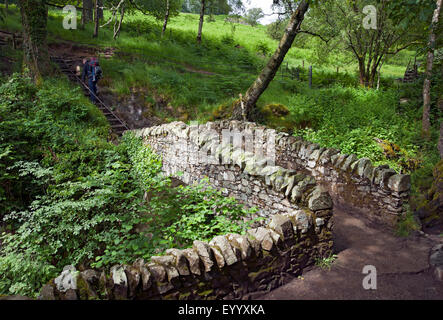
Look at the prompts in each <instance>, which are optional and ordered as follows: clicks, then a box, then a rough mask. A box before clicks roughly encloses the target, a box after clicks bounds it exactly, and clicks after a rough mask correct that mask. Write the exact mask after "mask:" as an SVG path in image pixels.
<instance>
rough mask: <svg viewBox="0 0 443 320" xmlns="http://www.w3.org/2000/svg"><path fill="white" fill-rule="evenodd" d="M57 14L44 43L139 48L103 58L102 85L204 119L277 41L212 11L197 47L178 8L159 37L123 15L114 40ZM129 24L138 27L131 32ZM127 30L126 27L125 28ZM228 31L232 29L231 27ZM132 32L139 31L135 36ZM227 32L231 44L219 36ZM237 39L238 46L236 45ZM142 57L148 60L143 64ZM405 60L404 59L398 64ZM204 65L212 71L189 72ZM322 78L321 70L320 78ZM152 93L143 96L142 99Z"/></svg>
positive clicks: (191, 19)
mask: <svg viewBox="0 0 443 320" xmlns="http://www.w3.org/2000/svg"><path fill="white" fill-rule="evenodd" d="M60 14H61V12H60V11H50V16H49V21H48V28H49V30H50V32H49V39H50V41H59V40H61V39H63V40H70V41H75V42H79V43H83V44H92V45H99V46H101V47H115V48H118V49H119V50H121V51H125V52H129V53H138V54H142V55H143V56H144V61H143V60H140V59H135V60H134V59H132V61H131V63H128V61H124V60H122V59H118V58H115V59H112V60H109V61H103V64H104V69H105V73H106V75H107V78H108V82H109V85H110V86H111V88H112V89H113V90H114V91H115V92H116V93H118V94H122V95H124V94H128V93H129V90H130V87H133V86H138V87H150V88H155V89H156V91H157V92H159V93H161V94H164V95H165V96H167V97H169V98H170V100H171V104H172V105H173V106H175V107H176V108H178V107H181V109H184V110H186V112H187V113H188V114H189V116H190V118H194V119H196V118H197V119H200V120H206V119H207V117H208V115H209V113H210V110H212V109H214V108H215V107H216V106H218V105H220V104H223V103H227V102H229V101H230V100H232V99H233V98H234V97H237V95H238V93H240V92H243V91H244V90H246V89H247V87H248V86H249V85H250V83H251V82H252V81H253V80H254V78H255V77H256V75H257V74H258V72H259V70H260V69H261V67H262V65H263V64H264V63H265V62H266V59H267V58H263V57H262V56H260V55H257V54H256V51H257V45H258V44H262V45H264V46H266V47H268V49H269V52H272V51H273V50H274V49H275V48H276V46H277V44H278V43H277V41H275V40H272V39H270V38H269V37H268V36H267V35H266V27H265V26H260V25H259V26H257V27H255V28H252V27H251V26H247V25H242V24H235V25H233V24H230V23H228V22H225V16H215V20H216V21H215V22H207V21H205V24H204V28H203V45H202V46H201V47H199V46H197V45H196V44H195V36H196V29H197V26H198V15H194V14H181V15H180V16H178V17H176V18H174V19H172V21H170V23H169V26H168V30H169V31H168V32H167V33H166V36H165V38H164V39H161V38H160V36H159V32H160V28H161V26H160V24H159V23H158V22H156V21H155V19H153V18H152V17H149V16H144V15H142V14H140V13H138V14H134V15H130V16H126V18H125V23H127V24H129V25H124V26H123V28H122V30H123V31H122V34H121V36H120V37H119V38H118V39H117V40H116V41H114V40H113V39H112V31H111V30H110V28H105V29H101V30H100V36H99V38H98V40H97V39H92V37H91V34H92V25H88V26H87V28H86V30H79V29H78V30H64V29H63V28H62V26H61V16H60ZM7 24H8V28H9V29H11V30H19V29H20V24H19V19H18V15H15V16H10V17H9V18H8V19H7ZM134 25H138V26H137V28H138V29H139V30H140V32H136V31H135V27H134ZM125 30H126V31H125ZM233 30H234V31H233ZM137 33H138V34H139V35H138V36H137ZM229 37H232V38H233V40H232V41H233V42H231V43H226V42H223V39H226V38H229ZM236 45H239V46H241V47H242V48H235V46H236ZM296 45H297V43H296V44H295V47H293V48H292V49H291V50H290V51H289V53H288V55H287V57H286V59H285V62H284V64H286V63H287V64H288V65H289V66H292V67H296V66H301V65H302V61H303V60H304V61H305V66H306V67H307V66H308V64H309V63H311V62H310V61H309V57H310V56H311V54H312V50H310V49H303V48H297V47H296ZM398 58H401V59H399V60H398V59H397V60H396V61H397V63H398V61H400V63H401V65H395V64H391V65H388V64H387V65H386V66H385V74H384V75H385V76H386V77H391V78H392V77H400V76H402V74H403V72H404V67H405V64H406V63H407V59H408V55H407V54H405V55H403V56H399V57H398ZM146 61H147V62H148V63H149V64H147V63H146ZM405 61H406V62H405ZM189 69H192V70H204V71H207V72H211V73H215V75H210V74H203V73H201V72H200V73H197V72H194V73H191V72H189ZM341 70H342V72H343V71H344V74H348V73H349V74H351V75H352V76H353V75H354V73H355V71H356V65H355V64H350V65H348V66H347V67H346V68H344V69H343V68H342V69H341ZM322 72H326V73H327V72H329V73H331V74H327V75H326V77H329V78H335V77H336V75H335V74H334V73H335V67H334V66H322V67H318V66H314V84H316V82H317V81H319V77H320V76H319V74H320V73H322ZM322 77H324V76H322ZM293 87H294V84H293V83H292V81H291V80H289V79H282V78H279V77H277V78H276V79H275V80H274V82H273V83H272V84H271V86H270V88H269V89H268V90H267V91H266V93H265V94H264V95H263V97H262V98H261V100H260V105H265V104H268V103H283V104H288V103H289V102H290V101H289V99H288V93H290V92H292V91H293V89H292V90H289V92H288V88H293ZM150 100H152V98H150V97H147V101H148V102H149V101H150Z"/></svg>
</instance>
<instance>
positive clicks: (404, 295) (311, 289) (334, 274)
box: [258, 208, 443, 300]
mask: <svg viewBox="0 0 443 320" xmlns="http://www.w3.org/2000/svg"><path fill="white" fill-rule="evenodd" d="M334 219H335V227H334V238H335V239H334V241H335V251H336V253H337V260H336V261H335V262H334V263H333V264H332V267H331V270H323V269H320V268H318V267H315V268H314V269H312V270H311V271H308V272H306V273H305V274H303V276H302V278H298V279H295V280H293V281H292V282H290V283H288V284H286V285H284V286H282V287H280V288H277V289H275V290H273V291H271V292H269V293H267V294H265V295H263V296H260V297H259V298H258V299H265V300H304V299H306V300H320V299H321V300H325V299H327V300H332V299H358V300H360V299H402V300H403V299H438V300H443V282H440V281H437V280H436V279H435V278H434V277H433V274H432V272H431V270H430V266H429V253H430V249H431V248H432V246H433V245H435V244H437V243H439V242H443V238H441V237H438V236H433V237H431V238H430V237H425V236H423V235H420V234H415V235H412V236H410V237H408V238H398V237H395V236H394V235H393V233H392V231H389V230H386V229H385V228H383V227H381V226H379V225H374V224H373V223H371V222H369V221H367V220H366V219H364V218H362V217H361V216H358V217H357V216H353V215H352V212H347V211H346V210H343V209H340V208H336V209H334ZM365 265H373V266H375V267H376V270H377V290H365V289H363V286H362V282H363V278H364V277H365V276H366V274H363V273H362V270H363V267H364V266H365Z"/></svg>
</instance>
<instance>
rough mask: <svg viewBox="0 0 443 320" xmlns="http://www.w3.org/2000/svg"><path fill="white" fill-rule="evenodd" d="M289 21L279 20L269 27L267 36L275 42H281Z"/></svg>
mask: <svg viewBox="0 0 443 320" xmlns="http://www.w3.org/2000/svg"><path fill="white" fill-rule="evenodd" d="M286 25H287V21H286V20H284V21H280V20H277V21H275V22H272V23H270V24H268V25H267V27H266V34H267V35H268V36H269V37H270V38H271V39H273V40H280V39H281V38H282V37H283V33H284V32H285V27H286Z"/></svg>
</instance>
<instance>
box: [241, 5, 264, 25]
mask: <svg viewBox="0 0 443 320" xmlns="http://www.w3.org/2000/svg"><path fill="white" fill-rule="evenodd" d="M264 16H265V15H264V13H263V10H262V9H261V8H251V9H249V10H248V12H247V14H246V17H245V18H246V22H247V23H248V24H250V25H251V26H252V27H255V26H256V25H257V24H258V20H260V19H261V18H263V17H264Z"/></svg>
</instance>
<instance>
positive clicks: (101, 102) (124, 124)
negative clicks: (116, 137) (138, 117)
mask: <svg viewBox="0 0 443 320" xmlns="http://www.w3.org/2000/svg"><path fill="white" fill-rule="evenodd" d="M52 58H53V59H54V60H57V61H61V62H62V63H63V64H64V66H65V67H66V69H67V70H68V71H69V72H70V73H71V74H72V75H73V76H74V77H75V78H76V80H77V81H78V82H79V83H80V84H81V85H83V87H85V88H86V89H87V90H88V91H89V92H90V93H91V94H93V95H94V97H95V98H96V99H97V101H98V102H99V103H100V104H101V105H102V106H103V107H104V108H105V109H106V111H108V112H109V113H111V114H112V115H113V116H114V117H115V118H116V119H117V120H118V121H119V122H120V124H121V125H122V126H123V127H125V129H126V130H130V129H129V127H128V126H127V125H126V123H124V122H123V120H121V119H120V117H119V116H117V115H116V114H115V113H114V112H112V110H111V108H109V107H108V106H107V105H106V104H105V103H104V102H103V101H102V100H101V99H100V98H99V97H98V96H97V95H96V94H95V93H94V92H92V90H91V89H90V88H89V86H88V85H87V84H86V83H84V82H83V80H82V79H80V77H79V76H78V75H77V74H76V73H75V72H73V71H72V70H71V69H70V68H69V66H68V65H67V64H66V61H65V60H64V59H62V58H59V57H52Z"/></svg>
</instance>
